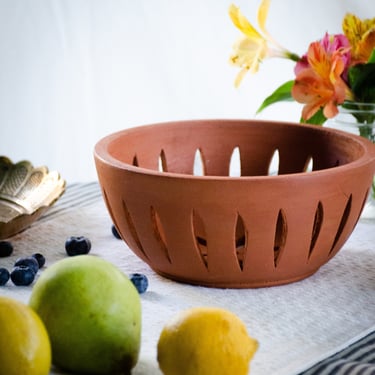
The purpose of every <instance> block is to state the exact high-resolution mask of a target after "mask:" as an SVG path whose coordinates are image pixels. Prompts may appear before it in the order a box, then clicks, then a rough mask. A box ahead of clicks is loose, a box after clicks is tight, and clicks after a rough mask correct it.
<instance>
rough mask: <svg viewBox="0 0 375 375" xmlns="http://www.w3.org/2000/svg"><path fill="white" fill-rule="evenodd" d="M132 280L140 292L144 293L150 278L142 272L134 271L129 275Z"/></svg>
mask: <svg viewBox="0 0 375 375" xmlns="http://www.w3.org/2000/svg"><path fill="white" fill-rule="evenodd" d="M129 279H130V281H131V282H132V283H133V284H134V286H135V287H136V288H137V290H138V293H139V294H142V293H144V292H145V291H146V290H147V288H148V279H147V276H146V275H144V274H142V273H132V274H131V275H130V276H129Z"/></svg>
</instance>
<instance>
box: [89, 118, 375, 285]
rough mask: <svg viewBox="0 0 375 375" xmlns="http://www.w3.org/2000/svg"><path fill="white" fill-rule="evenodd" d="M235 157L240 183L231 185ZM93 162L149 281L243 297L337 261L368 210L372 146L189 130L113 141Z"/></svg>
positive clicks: (289, 128)
mask: <svg viewBox="0 0 375 375" xmlns="http://www.w3.org/2000/svg"><path fill="white" fill-rule="evenodd" d="M234 153H237V155H239V156H238V158H239V165H240V176H239V177H232V176H229V174H230V170H231V165H232V163H233V158H234V156H233V155H234ZM276 154H277V155H278V163H277V165H278V170H277V174H275V175H270V164H272V163H271V161H273V160H275V155H276ZM95 162H96V168H97V172H98V177H99V182H100V185H101V188H102V192H103V196H104V199H105V202H106V205H107V207H108V210H109V213H110V215H111V217H112V220H113V222H114V224H115V225H116V227H117V229H118V231H119V232H120V234H121V237H122V238H123V239H124V241H125V242H126V243H127V244H128V246H129V247H130V248H131V249H132V251H134V252H135V254H137V255H138V256H139V257H140V258H141V259H143V260H144V261H145V262H146V263H147V264H149V265H150V267H151V268H152V269H154V270H155V271H156V272H157V273H159V274H161V275H164V276H166V277H168V278H171V279H174V280H178V281H181V282H186V283H192V284H198V285H205V286H212V287H229V288H231V287H233V288H249V287H263V286H270V285H278V284H285V283H289V282H293V281H297V280H300V279H303V278H305V277H307V276H309V275H311V274H313V273H314V272H316V271H317V270H318V269H319V267H321V266H322V265H323V264H325V263H326V262H327V261H328V260H329V259H331V258H332V257H333V256H334V255H335V254H336V253H337V252H338V251H339V250H340V248H341V247H342V246H343V244H344V243H345V241H346V240H347V239H348V237H349V236H350V234H351V232H352V231H353V229H354V227H355V225H356V223H357V221H358V219H359V216H360V214H361V211H362V208H363V205H364V202H365V200H366V197H367V194H368V191H369V188H370V185H371V181H372V178H373V175H374V172H375V145H373V144H372V143H371V142H369V141H367V140H366V139H364V138H361V137H358V136H356V135H352V134H349V133H344V132H340V131H338V130H333V129H329V128H324V127H319V126H308V125H300V124H292V123H279V122H269V121H255V120H194V121H179V122H170V123H161V124H155V125H148V126H140V127H135V128H131V129H127V130H124V131H120V132H117V133H115V134H112V135H109V136H107V137H105V138H103V139H102V140H100V141H99V142H98V143H97V145H96V147H95ZM197 163H198V164H200V172H199V173H200V174H201V175H197V172H196V167H195V166H194V165H196V164H197ZM310 165H312V171H310V170H308V168H309V166H310Z"/></svg>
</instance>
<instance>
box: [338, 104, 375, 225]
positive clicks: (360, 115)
mask: <svg viewBox="0 0 375 375" xmlns="http://www.w3.org/2000/svg"><path fill="white" fill-rule="evenodd" d="M332 125H333V127H335V128H339V129H341V130H345V131H349V132H351V133H356V134H359V135H360V136H362V137H364V138H367V139H369V140H370V141H372V142H373V143H375V103H358V102H350V101H346V102H344V103H343V104H342V105H341V106H340V107H339V114H338V115H337V116H336V117H335V118H334V119H333V122H332ZM361 219H372V220H375V177H374V179H373V181H372V187H371V189H370V193H369V196H368V199H367V202H366V204H365V207H364V209H363V212H362V215H361Z"/></svg>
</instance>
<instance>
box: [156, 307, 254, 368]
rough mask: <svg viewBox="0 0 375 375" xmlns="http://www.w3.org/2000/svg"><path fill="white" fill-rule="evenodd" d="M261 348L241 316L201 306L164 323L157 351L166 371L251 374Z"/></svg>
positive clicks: (162, 366)
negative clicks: (255, 356)
mask: <svg viewBox="0 0 375 375" xmlns="http://www.w3.org/2000/svg"><path fill="white" fill-rule="evenodd" d="M257 348H258V342H257V341H256V340H255V339H253V338H251V337H250V336H249V335H248V333H247V330H246V326H245V325H244V323H243V322H242V321H241V320H240V319H239V317H238V316H236V315H235V314H233V313H232V312H230V311H228V310H225V309H220V308H211V307H197V308H192V309H189V310H186V311H183V312H181V313H180V314H177V316H176V317H175V318H174V319H172V320H171V321H170V322H169V323H168V324H166V325H165V326H164V328H163V330H162V332H161V334H160V337H159V341H158V346H157V351H158V362H159V367H160V369H161V370H162V372H163V374H164V375H181V374H184V375H212V374H215V375H234V374H235V375H247V374H248V372H249V363H250V360H251V358H252V357H253V355H254V353H255V352H256V350H257Z"/></svg>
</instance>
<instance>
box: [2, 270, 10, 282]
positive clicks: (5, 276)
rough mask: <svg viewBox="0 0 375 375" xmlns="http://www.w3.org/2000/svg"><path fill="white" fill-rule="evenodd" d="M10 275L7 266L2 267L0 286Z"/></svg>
mask: <svg viewBox="0 0 375 375" xmlns="http://www.w3.org/2000/svg"><path fill="white" fill-rule="evenodd" d="M9 277H10V275H9V271H8V270H7V269H6V268H0V286H2V285H5V284H6V283H7V282H8V280H9Z"/></svg>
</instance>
